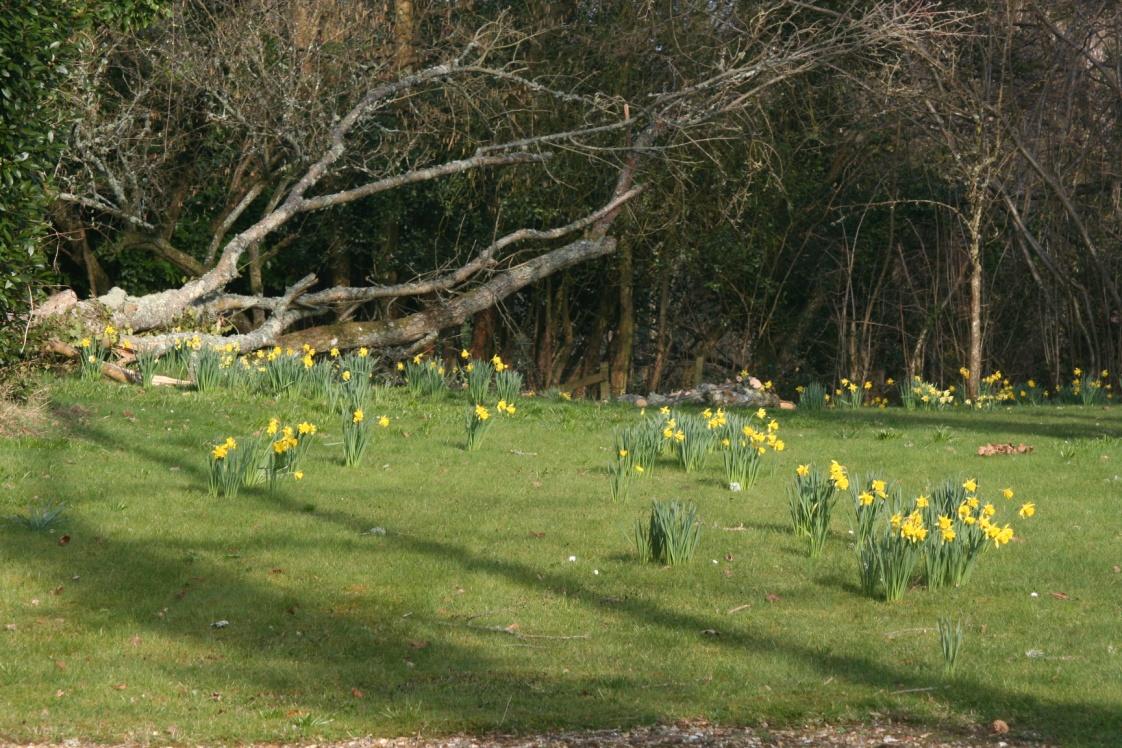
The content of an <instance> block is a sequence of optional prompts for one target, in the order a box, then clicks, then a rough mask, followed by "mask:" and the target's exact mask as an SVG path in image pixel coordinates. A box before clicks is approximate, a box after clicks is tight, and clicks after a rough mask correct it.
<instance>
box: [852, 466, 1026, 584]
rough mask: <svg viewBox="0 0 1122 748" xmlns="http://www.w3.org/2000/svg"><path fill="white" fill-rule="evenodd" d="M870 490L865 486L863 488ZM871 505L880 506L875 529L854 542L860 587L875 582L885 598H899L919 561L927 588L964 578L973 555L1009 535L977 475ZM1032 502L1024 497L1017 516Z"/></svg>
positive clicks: (1007, 492)
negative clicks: (907, 497) (906, 498)
mask: <svg viewBox="0 0 1122 748" xmlns="http://www.w3.org/2000/svg"><path fill="white" fill-rule="evenodd" d="M864 495H865V496H869V495H870V494H869V493H868V492H864ZM1000 495H1001V497H1002V501H1005V502H1009V501H1012V500H1013V498H1014V496H1015V492H1014V491H1013V489H1012V488H1004V489H1002V490H1001V492H1000ZM873 501H874V503H872V504H870V506H875V507H877V508H878V509H879V508H880V507H882V506H883V507H885V509H884V511H883V512H880V513H879V514H875V515H874V518H875V517H877V516H882V515H884V516H883V520H881V521H880V527H881V529H880V531H879V532H876V533H873V536H872V538H871V539H869V540H867V541H866V542H864V543H863V544H861V543H859V545H858V559H859V564H860V569H859V571H860V576H861V585H862V588H863V589H864V590H865V591H866V592H867V593H868V594H874V593H875V591H876V588H877V587H878V586H880V588H881V589H882V592H883V595H884V598H885V600H886V601H889V602H891V601H894V600H899V599H900V598H901V597H903V595H904V593H905V592H906V591H907V589H908V586H909V585H910V584H911V582H912V580H913V578H914V577H915V576H916V574H917V570H918V569H919V568H920V566H919V565H920V561H922V562H923V579H924V582H925V584H926V586H927V587H928V588H929V589H938V588H940V587H946V586H954V587H958V586H961V585H962V584H964V583H965V582H966V581H967V579H968V578H969V576H970V572H971V570H972V569H973V568H974V566H975V564H976V563H977V561H978V559H979V558H980V557H981V556H982V554H983V553H984V552H985V551H986V550H987V549H988V548H990V547H992V548H1000V547H1001V546H1003V545H1006V544H1008V543H1009V542H1010V541H1011V540H1012V539H1013V537H1014V530H1013V527H1012V526H1011V525H1009V524H1008V523H1005V524H1002V523H1000V522H999V521H998V520H997V515H998V513H999V510H998V508H997V506H996V505H995V503H994V502H992V501H987V500H986V499H985V498H984V497H983V496H981V495H980V493H979V485H978V481H977V480H975V479H974V478H969V479H967V480H965V481H962V482H961V483H959V482H957V481H946V482H944V483H943V484H941V485H940V486H938V487H937V488H936V489H935V490H934V491H932V492H931V494H930V496H927V495H923V494H921V495H919V496H916V497H915V499H914V500H912V501H911V502H903V501H901V500H900V499H899V496H898V495H897V496H895V497H893V498H891V499H890V500H888V501H886V502H884V503H883V504H881V503H878V502H876V498H875V496H874V497H873ZM1035 513H1036V506H1035V504H1033V503H1031V502H1027V503H1023V504H1022V505H1021V507H1020V509H1019V510H1018V514H1019V515H1020V516H1021V517H1022V518H1027V517H1032V516H1033V515H1034V514H1035Z"/></svg>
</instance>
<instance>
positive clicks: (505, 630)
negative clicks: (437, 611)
mask: <svg viewBox="0 0 1122 748" xmlns="http://www.w3.org/2000/svg"><path fill="white" fill-rule="evenodd" d="M436 623H438V624H440V625H441V626H457V627H460V628H465V629H473V630H475V631H490V632H492V633H495V634H506V635H508V636H513V637H514V638H515V639H552V640H558V641H567V640H570V639H591V638H592V637H591V636H590V635H588V634H577V635H575V636H553V635H550V634H523V633H522V632H521V631H519V630H518V629H517V628H513V627H512V626H474V625H472V624H470V623H456V622H455V621H436Z"/></svg>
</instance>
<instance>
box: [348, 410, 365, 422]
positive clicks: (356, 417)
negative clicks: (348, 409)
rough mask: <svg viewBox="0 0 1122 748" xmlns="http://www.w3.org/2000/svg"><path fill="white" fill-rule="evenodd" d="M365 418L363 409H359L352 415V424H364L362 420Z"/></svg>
mask: <svg viewBox="0 0 1122 748" xmlns="http://www.w3.org/2000/svg"><path fill="white" fill-rule="evenodd" d="M365 417H366V416H365V414H364V413H363V412H362V408H358V409H357V410H355V412H354V413H352V414H351V423H362V419H363V418H365Z"/></svg>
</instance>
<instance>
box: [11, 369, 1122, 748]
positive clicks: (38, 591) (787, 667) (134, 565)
mask: <svg viewBox="0 0 1122 748" xmlns="http://www.w3.org/2000/svg"><path fill="white" fill-rule="evenodd" d="M376 408H377V411H378V415H382V414H383V413H384V414H385V415H387V416H388V417H389V418H390V419H391V422H392V425H391V426H390V427H389V428H386V429H381V428H379V429H377V430H376V431H375V432H373V433H372V436H371V443H370V445H369V447H368V451H367V453H366V456H365V459H364V461H363V463H362V466H361V467H359V468H346V467H344V465H343V448H342V444H341V442H342V436H341V434H340V433H339V431H338V428H337V426H336V424H337V423H338V418H337V417H336V416H334V415H331V414H329V413H328V412H327V410H326V408H323V407H319V406H316V405H315V404H314V403H312V402H311V401H308V400H301V399H292V400H287V399H282V400H281V401H279V402H277V401H273V400H269V399H264V398H254V397H250V396H246V395H244V394H238V395H237V396H232V395H229V394H228V393H226V392H223V391H222V390H216V391H213V392H210V393H205V394H200V393H180V392H176V391H171V390H165V389H159V388H157V389H154V390H150V391H147V392H145V391H142V390H140V389H139V388H125V387H116V386H112V385H108V384H104V383H100V382H66V383H60V384H59V385H57V386H56V387H55V388H54V401H53V410H54V412H55V417H56V418H57V420H58V422H59V424H60V426H59V429H58V430H57V431H56V432H55V433H52V434H49V435H47V436H44V437H40V438H32V437H24V438H20V439H12V440H6V441H0V466H2V468H0V487H2V489H3V490H2V493H0V516H4V517H7V516H9V515H14V514H18V513H19V512H20V511H23V510H26V507H28V506H29V505H34V504H36V503H37V502H56V503H59V504H65V505H66V506H67V511H66V513H65V514H64V515H62V517H61V518H59V520H58V522H57V523H56V525H55V526H54V527H52V528H50V530H48V531H45V532H33V531H30V530H28V529H26V528H25V527H22V526H20V525H19V524H17V523H14V522H2V523H0V626H3V627H4V628H0V645H2V649H0V737H4V738H14V739H19V740H45V739H53V740H61V739H64V738H67V737H74V736H80V737H83V738H88V739H98V740H106V741H108V740H121V739H127V738H130V737H131V738H134V739H137V740H140V739H144V740H155V741H160V742H177V741H178V742H214V741H280V740H307V739H311V738H313V737H317V736H322V737H326V738H332V737H334V738H342V737H346V736H349V735H356V734H357V735H362V734H371V733H373V734H377V735H397V734H409V733H413V732H417V731H421V732H424V733H442V732H443V733H446V732H453V731H458V730H481V731H483V730H496V729H501V730H504V731H507V730H515V731H518V730H531V729H540V728H548V727H560V726H564V727H586V726H601V727H602V726H617V725H625V724H634V723H643V722H654V721H659V720H673V719H677V718H683V717H704V718H707V719H709V720H713V721H717V722H724V723H747V724H756V723H758V722H765V721H766V722H767V723H768V724H771V725H779V724H786V723H798V722H800V721H803V720H820V719H828V720H864V719H868V718H869V715H870V714H871V713H873V712H875V713H878V714H883V715H892V716H895V717H900V718H905V719H911V720H916V721H920V722H923V721H938V722H940V723H942V724H951V725H954V724H958V723H967V722H970V723H978V722H984V723H988V722H989V721H991V720H993V719H997V718H1000V719H1002V720H1005V721H1006V722H1008V723H1009V724H1010V725H1011V726H1012V729H1013V733H1014V734H1015V735H1016V734H1019V735H1022V736H1024V735H1032V734H1036V735H1042V736H1047V737H1051V738H1059V739H1062V742H1063V743H1064V744H1065V745H1075V744H1086V745H1102V744H1109V743H1111V742H1116V741H1117V740H1118V739H1119V738H1120V736H1122V687H1118V686H1117V684H1118V683H1119V681H1118V672H1119V671H1120V669H1122V627H1120V626H1119V625H1118V615H1119V609H1118V605H1119V602H1118V601H1119V599H1120V594H1122V574H1120V573H1118V572H1117V571H1115V569H1117V568H1118V565H1119V564H1122V512H1120V509H1122V505H1120V501H1122V499H1120V497H1122V441H1120V440H1119V439H1120V437H1122V409H1119V408H1109V409H1103V408H1084V407H1077V406H1069V407H1065V408H1053V407H1042V408H1013V409H1004V408H1002V409H997V410H994V411H991V412H976V413H958V412H934V411H932V412H905V411H903V409H889V410H887V411H881V410H872V409H868V410H866V409H862V410H856V411H845V412H824V413H822V414H818V415H813V416H811V415H790V416H786V417H785V414H778V415H779V418H780V421H781V422H782V432H781V433H782V435H783V438H784V440H785V442H786V450H785V451H784V452H783V453H781V454H776V455H769V459H768V460H767V465H766V466H765V467H764V469H763V471H762V472H761V474H760V476H759V480H758V481H757V482H756V483H755V485H753V486H751V487H750V488H746V489H745V490H743V491H741V492H738V493H732V492H730V491H728V488H727V482H726V481H725V478H724V474H723V469H722V466H721V464H720V462H721V461H720V459H717V458H716V456H714V458H713V459H710V460H708V461H707V463H706V466H705V468H704V469H702V470H700V471H699V472H697V473H693V474H689V475H687V474H685V473H684V472H683V471H682V470H681V469H680V468H679V467H678V466H677V461H676V460H675V459H674V458H673V456H672V455H669V454H668V455H666V456H664V457H663V458H662V459H661V461H660V463H659V465H658V466H657V469H656V470H653V471H651V473H650V475H649V476H646V477H643V478H641V479H639V480H636V481H635V482H634V484H633V485H632V488H631V491H630V493H629V495H628V498H627V499H626V500H624V501H619V502H612V501H611V499H610V487H609V480H610V476H609V472H608V469H607V467H608V464H609V462H610V460H611V458H612V456H613V450H614V449H615V447H614V441H613V436H614V433H615V431H616V430H617V429H618V428H619V427H620V426H622V425H626V424H630V423H634V422H636V421H637V420H638V418H639V413H638V411H637V410H636V409H634V408H628V407H614V406H612V407H606V406H597V405H594V404H578V403H575V402H574V403H568V402H561V401H551V400H543V399H523V400H521V401H520V402H519V409H518V412H517V415H515V416H513V417H509V418H503V419H500V420H497V421H496V423H495V424H494V425H493V427H492V428H491V429H490V431H489V433H488V435H487V439H486V441H485V442H484V443H483V445H482V447H481V448H480V449H479V451H477V452H467V451H466V450H465V449H464V431H463V429H464V422H463V419H464V412H465V409H466V395H464V394H462V393H459V394H448V395H440V396H439V397H438V400H436V401H433V400H430V399H425V398H421V399H413V398H412V397H411V396H410V395H409V394H408V393H407V392H406V391H404V390H403V389H402V390H395V391H394V392H392V393H390V394H389V395H388V396H386V397H384V398H383V399H381V400H380V401H379V403H378V405H377V406H376ZM270 416H277V417H279V418H281V419H282V420H284V421H286V422H296V421H301V420H305V419H310V420H313V421H315V422H317V423H319V424H321V429H323V430H322V431H321V434H320V435H319V436H318V437H317V440H316V442H315V443H314V445H313V447H312V449H311V451H310V452H309V453H308V455H307V457H306V459H305V461H304V462H303V463H302V465H301V469H302V470H303V471H304V473H305V478H304V479H303V480H302V481H300V482H298V483H297V482H295V481H291V482H282V484H281V485H280V486H279V487H278V488H277V490H276V491H275V492H274V493H273V494H271V495H270V494H269V493H268V492H267V491H266V490H265V487H264V486H256V487H249V488H243V489H242V490H241V492H240V493H239V494H238V496H237V497H236V498H234V499H224V498H221V497H217V498H215V497H211V496H209V495H208V493H207V473H206V471H207V450H208V444H213V443H214V442H215V441H216V440H219V439H221V438H225V437H226V436H227V435H230V434H234V435H242V434H245V435H248V434H249V433H250V432H251V431H253V430H255V429H259V428H261V427H262V426H264V425H265V423H266V421H267V420H268V418H269V417H270ZM939 429H943V431H939ZM888 431H891V433H893V434H894V436H893V438H891V439H886V438H883V437H882V436H881V435H882V434H884V433H886V432H888ZM941 433H953V435H954V438H953V439H944V438H941V437H939V436H938V435H939V434H941ZM1003 441H1013V442H1014V443H1019V442H1026V443H1028V444H1031V445H1033V446H1034V447H1035V451H1034V452H1033V453H1032V454H1028V455H1015V456H1000V457H991V458H980V457H977V456H975V455H974V452H975V450H976V448H977V447H978V446H979V445H981V444H984V443H987V442H1003ZM830 459H837V460H839V461H841V462H842V463H844V464H846V465H847V466H849V468H850V470H851V471H852V472H853V473H854V474H858V473H867V472H871V471H876V472H878V473H880V474H883V475H884V476H886V477H889V478H892V479H896V480H899V481H901V482H902V484H903V485H904V490H905V491H906V492H910V491H916V492H918V491H920V490H923V489H925V488H927V487H928V486H930V485H933V484H935V483H936V482H938V481H940V480H941V479H943V478H945V477H954V476H961V477H975V478H977V479H978V481H979V483H981V484H982V485H983V486H987V487H992V488H995V489H996V488H997V487H1004V486H1006V485H1010V486H1012V487H1014V488H1015V490H1016V493H1017V499H1016V501H1015V502H1014V503H1017V504H1019V502H1020V501H1021V500H1022V499H1023V500H1025V501H1033V502H1035V503H1036V506H1037V514H1036V516H1035V517H1034V518H1032V519H1031V520H1021V519H1017V518H1016V517H1015V515H1014V514H1013V512H1014V509H1012V508H1010V507H1008V506H1006V507H1001V508H1002V510H1003V512H1008V515H1007V516H1009V518H1010V519H1011V521H1013V523H1014V525H1015V526H1016V528H1017V532H1018V540H1015V541H1014V542H1013V543H1010V544H1009V545H1007V546H1004V547H1002V548H1001V549H1000V550H997V551H993V550H991V551H989V552H987V554H986V555H985V557H984V558H983V559H982V560H981V562H980V563H979V565H978V568H977V569H976V570H975V572H974V575H973V577H972V578H971V581H970V583H969V584H968V585H967V586H966V587H964V588H962V589H957V590H956V589H949V590H938V591H926V590H923V589H912V590H909V591H908V592H907V593H906V594H905V595H904V598H903V600H902V601H901V602H899V603H895V604H885V603H883V602H880V601H879V600H877V599H872V598H869V597H866V596H864V595H863V594H862V593H861V589H860V580H859V577H858V573H857V560H856V555H855V553H854V551H853V548H852V540H851V536H850V535H849V534H848V531H849V530H850V528H851V525H852V523H853V518H852V509H851V507H850V506H849V502H848V501H842V502H840V503H839V505H838V508H837V510H836V511H835V513H834V518H833V522H832V532H831V534H830V536H829V538H828V539H827V541H826V543H825V546H824V548H823V551H822V555H821V557H820V558H818V559H815V560H811V559H809V558H807V552H806V543H805V540H803V539H801V538H797V537H795V536H794V535H793V534H792V533H791V532H790V529H789V518H788V508H787V498H786V487H787V485H788V483H789V480H790V476H791V475H792V473H793V470H794V467H795V465H797V464H801V463H807V462H813V463H816V464H818V465H820V466H823V467H825V466H826V465H828V463H829V460H830ZM772 466H774V467H772ZM652 499H662V500H671V499H675V500H680V501H686V502H693V503H695V504H696V505H697V507H698V513H699V516H700V519H701V522H702V525H703V529H702V533H701V539H700V546H699V548H698V551H697V556H696V557H695V558H694V560H693V561H692V562H691V563H689V564H686V565H682V566H676V567H673V568H664V567H662V566H660V565H657V564H641V563H639V562H638V560H637V557H636V555H635V550H634V547H633V543H632V533H633V531H634V527H635V523H636V522H637V521H638V520H639V519H641V518H643V517H645V516H647V515H648V514H649V511H650V505H651V500H652ZM63 535H67V536H69V542H67V543H66V544H60V538H61V537H62V536H63ZM1032 593H1037V594H1036V596H1033V595H1032ZM1053 593H1057V594H1053ZM952 616H953V617H954V618H955V619H961V620H963V621H964V622H965V627H966V637H967V640H968V642H969V644H968V646H967V647H965V648H964V651H963V655H962V658H961V659H960V660H959V661H958V663H957V668H956V671H955V678H954V680H953V682H952V681H950V680H948V679H947V678H945V677H944V676H943V654H942V650H941V646H940V638H939V633H938V625H937V624H938V620H939V619H940V618H942V617H952ZM223 620H224V621H228V622H229V625H228V626H225V627H222V628H215V627H213V626H212V624H214V623H216V622H218V621H223ZM707 631H708V632H714V631H715V632H718V635H716V636H714V635H713V634H712V633H703V632H707ZM1028 652H1032V653H1033V656H1028V655H1027V654H1026V653H1028ZM1037 653H1042V654H1039V655H1038V654H1037ZM1110 684H1115V686H1114V687H1110ZM152 733H157V734H158V737H156V736H153V735H152Z"/></svg>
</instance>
